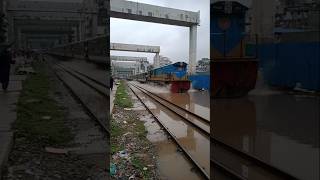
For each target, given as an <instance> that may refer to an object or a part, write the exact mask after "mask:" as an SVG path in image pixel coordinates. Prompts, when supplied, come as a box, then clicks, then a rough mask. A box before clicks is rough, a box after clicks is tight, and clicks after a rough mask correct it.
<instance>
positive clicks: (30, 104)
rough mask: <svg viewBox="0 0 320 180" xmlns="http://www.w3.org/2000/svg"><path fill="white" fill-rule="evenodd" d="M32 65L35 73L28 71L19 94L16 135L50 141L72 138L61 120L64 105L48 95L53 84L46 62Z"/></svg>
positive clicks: (55, 141)
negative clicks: (47, 71)
mask: <svg viewBox="0 0 320 180" xmlns="http://www.w3.org/2000/svg"><path fill="white" fill-rule="evenodd" d="M34 68H35V70H36V72H37V74H34V75H29V76H28V78H27V79H26V81H24V83H23V91H22V93H21V95H20V97H19V101H18V106H17V121H16V123H15V128H16V129H17V130H18V131H17V136H25V137H26V138H28V139H29V140H30V141H40V142H41V143H45V144H50V145H59V144H64V143H67V142H69V141H70V140H72V135H71V132H70V130H69V128H67V127H66V125H65V123H64V116H65V113H64V109H63V108H62V107H60V106H59V105H58V104H57V102H56V101H55V100H54V99H53V98H52V97H50V96H49V90H50V89H51V88H52V84H51V83H50V80H49V78H48V76H47V74H46V68H45V65H43V64H40V65H36V66H34Z"/></svg>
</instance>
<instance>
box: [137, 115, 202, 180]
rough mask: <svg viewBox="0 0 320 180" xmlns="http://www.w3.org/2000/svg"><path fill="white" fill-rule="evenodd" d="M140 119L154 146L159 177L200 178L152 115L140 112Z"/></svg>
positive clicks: (190, 179) (194, 179)
mask: <svg viewBox="0 0 320 180" xmlns="http://www.w3.org/2000/svg"><path fill="white" fill-rule="evenodd" d="M140 120H142V121H144V122H145V123H144V125H145V127H146V130H147V131H148V134H147V138H148V140H149V141H151V142H152V143H153V144H154V146H155V148H156V152H157V165H158V171H159V174H160V177H159V178H160V179H168V180H169V179H185V180H197V179H201V177H200V176H199V175H198V174H196V173H194V172H193V171H191V168H192V165H191V164H190V163H189V161H188V160H187V159H186V158H185V157H184V156H183V154H181V153H180V152H178V151H177V146H176V144H175V143H174V142H172V141H170V140H168V135H167V134H166V133H165V132H164V131H163V130H161V127H160V126H159V125H158V123H157V122H156V121H155V120H154V118H153V117H152V115H150V114H149V113H148V112H146V111H145V112H144V113H141V115H140ZM181 172H183V173H181Z"/></svg>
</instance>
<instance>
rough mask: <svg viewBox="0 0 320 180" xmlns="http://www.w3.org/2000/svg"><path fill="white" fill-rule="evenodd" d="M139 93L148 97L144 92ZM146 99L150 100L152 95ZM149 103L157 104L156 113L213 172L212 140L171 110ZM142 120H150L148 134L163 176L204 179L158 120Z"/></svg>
mask: <svg viewBox="0 0 320 180" xmlns="http://www.w3.org/2000/svg"><path fill="white" fill-rule="evenodd" d="M138 94H139V95H141V96H144V97H146V96H145V95H144V94H142V93H138ZM143 99H144V101H147V99H148V98H143ZM147 102H148V103H147V106H150V107H153V109H152V112H153V113H154V114H155V115H156V116H157V117H158V118H159V119H160V121H161V122H162V123H163V124H165V126H167V127H168V128H169V131H171V132H173V134H174V135H175V136H176V138H177V139H178V141H179V143H180V144H182V145H183V147H185V148H186V149H187V150H188V152H189V153H190V154H191V155H192V157H194V159H196V160H197V162H198V163H199V164H201V166H202V167H204V168H205V169H206V170H207V172H208V173H209V139H208V138H206V137H205V136H204V135H203V134H200V133H199V132H198V131H197V130H195V129H193V128H192V127H190V126H189V125H188V124H186V123H185V122H184V121H183V120H181V119H180V118H179V117H178V116H176V115H175V114H173V113H172V112H171V111H167V110H166V109H164V108H159V107H156V106H155V104H154V102H153V101H152V100H151V101H150V100H149V101H147ZM141 119H142V120H144V121H146V123H145V127H146V128H147V130H148V135H147V137H148V139H149V140H150V141H152V142H153V143H154V144H155V147H156V149H157V154H158V156H159V157H158V163H159V164H158V165H159V170H160V174H161V175H162V177H161V179H186V180H188V179H190V180H193V179H201V176H199V175H198V174H196V173H194V172H193V171H191V169H192V168H193V165H192V164H191V163H190V162H189V160H187V159H185V157H184V155H183V154H182V153H181V152H179V151H177V146H176V145H175V144H174V143H173V141H171V140H168V139H167V135H166V134H165V133H163V132H161V128H160V127H159V125H158V124H157V123H154V120H153V119H152V118H151V116H144V117H143V118H141ZM148 119H149V120H148Z"/></svg>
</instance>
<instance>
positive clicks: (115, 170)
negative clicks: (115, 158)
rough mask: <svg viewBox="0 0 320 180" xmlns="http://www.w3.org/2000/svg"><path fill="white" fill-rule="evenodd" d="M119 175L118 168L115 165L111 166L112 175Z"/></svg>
mask: <svg viewBox="0 0 320 180" xmlns="http://www.w3.org/2000/svg"><path fill="white" fill-rule="evenodd" d="M116 173H117V166H116V165H115V164H111V166H110V175H111V176H114V175H116Z"/></svg>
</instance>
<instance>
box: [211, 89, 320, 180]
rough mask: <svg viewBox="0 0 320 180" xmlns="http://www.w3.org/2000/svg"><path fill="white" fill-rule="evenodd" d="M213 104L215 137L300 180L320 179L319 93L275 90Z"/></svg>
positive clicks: (216, 101)
mask: <svg viewBox="0 0 320 180" xmlns="http://www.w3.org/2000/svg"><path fill="white" fill-rule="evenodd" d="M212 102H213V103H212V104H211V105H212V106H211V116H212V119H213V120H212V121H211V123H212V124H211V128H212V129H211V132H213V133H212V134H213V136H214V137H215V138H217V139H221V140H223V141H224V142H225V143H227V144H230V145H232V146H234V147H236V148H237V149H239V150H242V151H244V152H248V153H250V154H252V155H255V156H257V157H259V158H260V159H262V160H263V161H265V162H267V163H270V164H271V165H273V166H275V167H277V168H279V169H281V170H283V171H285V172H287V173H289V174H291V175H293V176H295V177H297V178H299V179H306V180H313V179H314V180H317V179H319V172H318V169H319V109H320V105H319V104H320V98H319V97H303V96H293V95H285V94H274V95H265V96H261V95H260V96H248V97H246V98H239V99H214V100H213V101H212ZM213 153H214V152H213ZM216 154H218V153H216ZM213 156H215V153H214V154H213ZM233 163H234V164H236V162H233ZM237 166H238V168H240V166H243V164H242V165H240V164H239V165H237ZM242 172H243V170H242ZM248 174H249V175H248V176H249V177H250V174H251V177H253V174H257V172H250V170H249V172H248Z"/></svg>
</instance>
